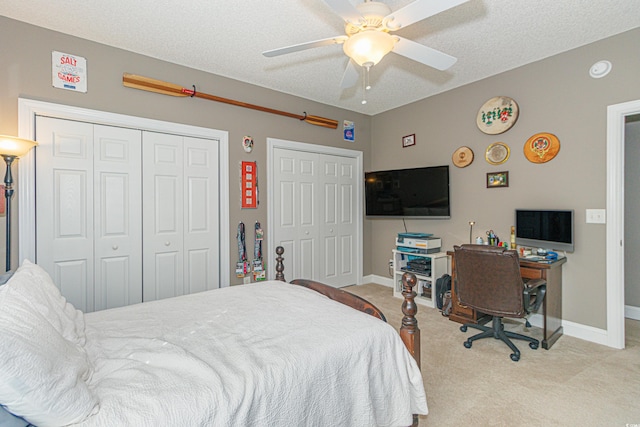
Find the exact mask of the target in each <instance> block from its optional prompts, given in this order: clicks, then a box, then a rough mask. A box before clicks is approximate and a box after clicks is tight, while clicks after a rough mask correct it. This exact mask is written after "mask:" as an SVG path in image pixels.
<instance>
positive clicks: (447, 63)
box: [262, 0, 468, 103]
mask: <svg viewBox="0 0 640 427" xmlns="http://www.w3.org/2000/svg"><path fill="white" fill-rule="evenodd" d="M467 1H468V0H416V1H414V2H413V3H410V4H408V5H407V6H405V7H403V8H401V9H399V10H397V11H395V12H392V11H391V9H390V8H389V6H387V5H386V4H384V3H380V2H376V1H369V0H365V2H364V3H360V4H357V5H356V6H353V5H352V4H351V3H349V1H348V0H324V2H325V3H326V4H327V5H328V6H329V7H330V8H331V9H332V10H333V11H334V12H335V13H336V14H338V15H339V16H340V17H341V18H342V19H344V21H345V33H346V35H343V36H335V37H330V38H326V39H321V40H316V41H311V42H306V43H300V44H295V45H292V46H287V47H282V48H279V49H273V50H268V51H265V52H262V54H263V55H264V56H267V57H273V56H280V55H285V54H288V53H293V52H298V51H301V50H306V49H312V48H316V47H321V46H328V45H333V44H342V45H343V46H342V48H343V50H344V53H345V54H346V55H347V56H348V57H349V58H350V61H349V63H348V64H347V68H346V70H345V72H344V75H343V77H342V82H341V84H340V86H341V87H342V88H349V87H351V86H353V85H354V84H355V83H356V82H357V80H358V77H359V73H358V69H357V67H356V65H355V64H357V65H359V66H361V67H363V68H364V70H365V83H364V85H365V89H369V88H370V86H369V84H368V82H367V81H366V80H368V74H369V69H370V68H371V67H372V66H374V65H376V64H377V63H378V62H380V60H381V59H382V58H383V57H384V56H385V55H386V54H387V53H389V52H394V53H397V54H399V55H402V56H405V57H407V58H409V59H412V60H414V61H417V62H420V63H422V64H425V65H427V66H429V67H433V68H435V69H438V70H441V71H443V70H446V69H448V68H449V67H451V66H452V65H453V64H455V63H456V61H457V59H456V58H455V57H453V56H451V55H447V54H446V53H443V52H440V51H439V50H436V49H432V48H430V47H427V46H424V45H422V44H419V43H416V42H414V41H411V40H408V39H405V38H403V37H400V36H397V35H391V34H390V33H391V32H393V31H397V30H399V29H401V28H405V27H407V26H409V25H411V24H413V23H415V22H418V21H421V20H423V19H426V18H428V17H430V16H433V15H436V14H438V13H440V12H443V11H445V10H447V9H451V8H452V7H455V6H458V5H460V4H462V3H465V2H467ZM354 63H355V64H354ZM365 102H366V101H363V103H365Z"/></svg>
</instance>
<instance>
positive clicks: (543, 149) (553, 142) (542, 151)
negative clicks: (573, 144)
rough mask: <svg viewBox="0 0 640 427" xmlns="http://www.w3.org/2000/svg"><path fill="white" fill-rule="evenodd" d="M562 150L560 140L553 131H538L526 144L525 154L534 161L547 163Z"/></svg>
mask: <svg viewBox="0 0 640 427" xmlns="http://www.w3.org/2000/svg"><path fill="white" fill-rule="evenodd" d="M559 151H560V141H559V140H558V137H556V136H555V135H554V134H552V133H537V134H535V135H533V136H532V137H531V138H529V139H528V140H527V142H526V143H525V144H524V156H525V157H526V158H527V160H529V161H530V162H532V163H546V162H548V161H549V160H551V159H553V158H554V157H555V156H556V155H557V154H558V152H559Z"/></svg>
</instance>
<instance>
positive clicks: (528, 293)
mask: <svg viewBox="0 0 640 427" xmlns="http://www.w3.org/2000/svg"><path fill="white" fill-rule="evenodd" d="M546 293H547V281H546V280H544V279H531V280H527V281H525V282H524V308H525V310H526V311H527V313H535V312H536V311H538V310H539V309H540V306H541V305H542V301H544V295H545V294H546ZM532 303H533V306H531V304H532Z"/></svg>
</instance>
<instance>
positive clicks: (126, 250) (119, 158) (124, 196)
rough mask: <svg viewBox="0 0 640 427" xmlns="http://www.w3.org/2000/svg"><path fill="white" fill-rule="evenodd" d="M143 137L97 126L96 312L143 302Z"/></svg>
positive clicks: (126, 130) (95, 189) (124, 130)
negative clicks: (141, 188) (141, 164)
mask: <svg viewBox="0 0 640 427" xmlns="http://www.w3.org/2000/svg"><path fill="white" fill-rule="evenodd" d="M141 141H142V136H141V133H140V131H138V130H134V129H123V128H118V127H108V126H100V125H95V128H94V147H95V155H94V186H95V188H94V204H95V205H94V212H95V221H94V224H95V232H94V236H95V259H96V265H95V270H96V271H95V277H96V280H95V287H96V290H95V309H96V310H102V309H107V308H113V307H120V306H124V305H129V304H135V303H139V302H142V224H141V209H142V200H141V191H140V186H141V179H142V173H141V166H140V162H141V153H140V150H141Z"/></svg>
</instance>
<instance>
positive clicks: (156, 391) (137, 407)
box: [82, 281, 427, 427]
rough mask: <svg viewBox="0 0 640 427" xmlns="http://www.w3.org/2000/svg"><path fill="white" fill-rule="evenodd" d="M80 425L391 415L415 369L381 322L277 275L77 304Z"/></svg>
mask: <svg viewBox="0 0 640 427" xmlns="http://www.w3.org/2000/svg"><path fill="white" fill-rule="evenodd" d="M85 318H86V324H87V330H86V336H87V342H86V346H85V348H86V349H87V351H88V354H89V359H90V361H92V363H93V365H94V366H93V369H94V371H93V375H92V378H91V379H90V380H89V387H90V389H91V391H92V392H93V393H95V394H96V395H97V397H98V399H99V402H100V403H99V410H98V412H97V413H95V414H94V415H92V416H90V417H88V418H87V419H86V420H85V421H84V422H83V423H82V425H84V426H115V425H118V426H124V425H135V426H146V425H148V426H224V427H227V426H243V427H244V426H322V427H326V426H402V425H410V424H411V422H412V414H414V413H418V414H426V413H427V403H426V397H425V392H424V386H423V383H422V376H421V373H420V370H419V369H418V367H417V365H416V363H415V361H414V360H413V358H412V357H411V355H410V354H409V352H408V351H407V350H406V348H405V347H404V345H403V343H402V341H401V340H400V338H399V335H398V333H397V332H396V331H395V330H394V329H393V327H391V326H390V325H388V324H386V323H384V322H382V321H380V320H378V319H376V318H373V317H371V316H369V315H366V314H364V313H361V312H358V311H356V310H353V309H351V308H349V307H346V306H344V305H342V304H339V303H336V302H334V301H331V300H329V299H328V298H326V297H324V296H322V295H320V294H318V293H317V292H315V291H312V290H309V289H306V288H303V287H301V286H293V285H289V284H285V283H282V282H275V281H274V282H263V283H258V284H251V285H243V286H236V287H230V288H224V289H218V290H215V291H210V292H205V293H199V294H192V295H186V296H183V297H179V298H173V299H171V300H160V301H155V302H149V303H144V304H138V305H135V306H128V307H123V308H118V309H112V310H105V311H101V312H95V313H90V314H87V315H86V316H85Z"/></svg>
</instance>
